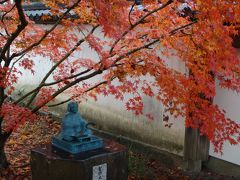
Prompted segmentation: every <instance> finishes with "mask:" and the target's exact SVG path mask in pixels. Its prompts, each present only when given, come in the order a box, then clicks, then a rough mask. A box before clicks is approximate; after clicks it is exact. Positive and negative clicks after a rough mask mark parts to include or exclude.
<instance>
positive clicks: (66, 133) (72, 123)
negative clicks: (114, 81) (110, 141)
mask: <svg viewBox="0 0 240 180" xmlns="http://www.w3.org/2000/svg"><path fill="white" fill-rule="evenodd" d="M89 124H90V123H87V122H86V121H85V120H84V119H83V118H82V117H81V115H80V113H79V112H78V104H77V102H70V103H69V104H68V107H67V113H66V115H65V116H64V117H63V119H62V128H61V132H60V133H59V134H58V135H57V136H55V137H53V139H52V145H53V147H56V148H58V149H61V150H64V151H66V152H69V153H72V154H78V153H81V152H84V151H89V150H94V149H99V148H102V147H103V140H102V139H101V138H99V137H96V136H94V135H93V134H92V131H91V130H90V129H88V125H89Z"/></svg>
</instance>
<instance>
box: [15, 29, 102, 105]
mask: <svg viewBox="0 0 240 180" xmlns="http://www.w3.org/2000/svg"><path fill="white" fill-rule="evenodd" d="M97 27H98V26H95V27H93V28H92V30H91V31H90V33H89V34H88V35H90V34H92V33H93V32H94V30H95V29H96V28H97ZM85 39H86V38H83V39H81V40H79V41H78V42H77V43H76V44H75V46H74V47H73V48H72V49H71V50H70V51H69V52H68V53H67V54H65V56H64V57H63V58H62V59H61V60H59V61H58V62H57V63H56V64H55V65H54V66H53V67H52V68H51V69H50V70H49V71H48V73H47V74H46V75H45V77H44V78H43V79H42V81H41V82H40V84H39V86H38V87H36V88H35V89H33V90H32V91H30V92H28V93H27V94H25V95H24V96H22V97H21V98H19V99H18V100H17V101H15V104H18V103H19V102H21V101H22V100H24V99H25V98H27V97H28V96H30V95H31V94H33V95H32V97H31V98H30V100H29V102H28V103H27V105H26V107H29V106H30V104H31V103H32V101H33V100H34V98H35V97H36V95H37V94H38V92H39V90H40V89H41V88H42V87H44V86H51V85H54V84H57V83H60V82H62V81H64V80H66V79H72V78H75V77H78V76H81V75H83V74H85V73H87V72H89V71H90V70H91V69H87V70H85V71H82V72H80V73H78V74H75V75H73V76H70V77H67V78H64V79H61V80H58V81H55V82H52V83H48V84H46V83H45V81H46V80H47V79H48V77H49V76H50V75H51V74H52V72H53V71H54V70H55V69H56V68H57V67H58V66H59V65H60V64H61V63H62V62H63V61H65V60H66V59H67V58H68V57H69V56H70V55H71V54H72V53H73V52H74V51H75V50H76V49H77V48H78V47H79V46H80V45H81V44H82V43H83V42H84V41H85Z"/></svg>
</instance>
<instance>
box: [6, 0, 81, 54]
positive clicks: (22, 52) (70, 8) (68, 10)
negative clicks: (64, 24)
mask: <svg viewBox="0 0 240 180" xmlns="http://www.w3.org/2000/svg"><path fill="white" fill-rule="evenodd" d="M80 1H81V0H78V1H77V2H76V3H74V4H73V5H72V6H71V7H69V8H68V9H67V11H65V12H64V13H63V15H62V16H61V17H60V18H59V19H58V20H57V22H56V23H55V24H54V25H53V26H52V27H51V28H50V29H49V30H47V31H46V32H45V34H44V35H43V36H42V37H41V38H40V39H39V40H38V41H37V42H35V43H33V44H32V45H30V46H29V47H27V48H26V49H24V50H23V51H21V52H19V53H13V54H12V56H11V57H10V58H11V59H13V58H14V57H17V56H21V55H22V54H25V53H27V52H29V51H31V50H32V49H33V48H34V47H36V46H38V45H39V44H41V42H42V41H43V40H44V39H45V38H46V37H47V36H48V35H49V34H50V33H51V32H52V31H53V30H54V29H55V28H56V27H57V26H58V25H59V23H60V22H61V21H62V19H63V18H64V17H65V16H66V15H67V14H68V13H69V12H70V11H71V10H72V9H74V8H75V7H76V6H77V5H78V4H79V2H80Z"/></svg>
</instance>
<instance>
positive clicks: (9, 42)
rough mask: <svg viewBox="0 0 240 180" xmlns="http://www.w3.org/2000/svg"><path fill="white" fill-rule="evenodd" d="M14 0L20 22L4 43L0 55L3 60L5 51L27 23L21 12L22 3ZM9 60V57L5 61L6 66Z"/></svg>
mask: <svg viewBox="0 0 240 180" xmlns="http://www.w3.org/2000/svg"><path fill="white" fill-rule="evenodd" d="M15 2H16V3H15V5H16V8H17V11H18V15H19V20H20V22H21V23H20V24H19V25H18V26H17V29H16V31H14V32H13V33H12V34H11V36H10V37H9V38H8V40H7V42H6V44H5V45H4V47H3V49H2V51H1V54H0V57H1V58H2V59H5V60H6V56H5V53H6V52H7V50H8V49H9V48H10V46H11V44H12V42H13V41H14V40H15V39H16V38H17V37H18V35H19V34H20V33H21V32H22V31H23V30H24V29H25V27H26V26H27V24H28V22H27V20H26V18H25V15H24V12H23V8H22V5H21V0H16V1H15ZM10 62H11V59H8V60H7V61H5V65H4V66H5V67H8V66H9V64H10Z"/></svg>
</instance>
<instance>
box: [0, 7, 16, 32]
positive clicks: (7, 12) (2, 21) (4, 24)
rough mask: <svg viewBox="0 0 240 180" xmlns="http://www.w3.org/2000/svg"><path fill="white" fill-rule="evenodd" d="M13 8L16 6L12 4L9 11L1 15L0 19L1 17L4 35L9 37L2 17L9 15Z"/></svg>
mask: <svg viewBox="0 0 240 180" xmlns="http://www.w3.org/2000/svg"><path fill="white" fill-rule="evenodd" d="M15 7H16V4H14V5H13V6H12V7H11V9H10V10H8V11H7V12H5V13H4V14H3V15H2V17H1V21H2V23H3V25H4V30H5V33H6V35H7V36H10V34H9V33H8V30H7V27H6V25H5V23H4V17H5V16H6V15H7V14H8V13H10V12H11V11H12V10H13V9H14V8H15Z"/></svg>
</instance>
